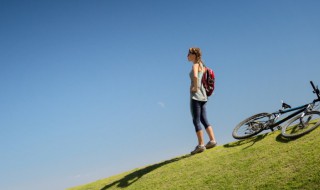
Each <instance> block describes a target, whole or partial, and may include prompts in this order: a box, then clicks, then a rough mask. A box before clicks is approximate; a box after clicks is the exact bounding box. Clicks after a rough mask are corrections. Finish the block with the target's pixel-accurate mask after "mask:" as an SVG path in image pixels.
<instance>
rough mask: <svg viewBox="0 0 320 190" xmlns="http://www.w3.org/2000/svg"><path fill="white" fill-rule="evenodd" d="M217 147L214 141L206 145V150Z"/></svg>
mask: <svg viewBox="0 0 320 190" xmlns="http://www.w3.org/2000/svg"><path fill="white" fill-rule="evenodd" d="M215 146H217V142H216V141H209V142H208V143H207V144H206V149H210V148H213V147H215Z"/></svg>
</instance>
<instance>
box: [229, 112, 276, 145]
mask: <svg viewBox="0 0 320 190" xmlns="http://www.w3.org/2000/svg"><path fill="white" fill-rule="evenodd" d="M269 120H270V114H269V113H259V114H256V115H253V116H251V117H249V118H247V119H245V120H243V121H242V122H240V123H239V124H238V125H237V126H236V127H235V128H234V129H233V132H232V136H233V138H235V139H245V138H248V137H252V136H254V135H256V134H258V133H260V132H261V131H262V130H263V129H264V126H265V125H266V123H267V122H268V121H269Z"/></svg>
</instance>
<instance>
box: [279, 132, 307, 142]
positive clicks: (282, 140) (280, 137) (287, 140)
mask: <svg viewBox="0 0 320 190" xmlns="http://www.w3.org/2000/svg"><path fill="white" fill-rule="evenodd" d="M300 137H301V136H300ZM300 137H292V138H286V137H284V136H282V134H281V133H280V134H279V135H278V136H277V137H276V141H277V142H281V143H288V142H290V141H295V140H297V139H299V138H300Z"/></svg>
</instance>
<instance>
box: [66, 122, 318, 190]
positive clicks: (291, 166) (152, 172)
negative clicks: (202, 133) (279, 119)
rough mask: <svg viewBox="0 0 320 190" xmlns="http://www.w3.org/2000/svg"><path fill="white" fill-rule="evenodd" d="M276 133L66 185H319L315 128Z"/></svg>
mask: <svg viewBox="0 0 320 190" xmlns="http://www.w3.org/2000/svg"><path fill="white" fill-rule="evenodd" d="M279 133H280V131H276V132H274V133H269V134H264V135H260V136H257V137H253V138H250V139H247V140H243V141H235V142H232V143H229V144H225V145H221V146H218V147H216V148H214V149H210V150H207V151H205V152H204V153H201V154H197V155H194V156H190V155H185V156H182V157H178V158H174V159H171V160H167V161H164V162H161V163H157V164H154V165H150V166H147V167H145V168H140V169H135V170H132V171H129V172H126V173H123V174H120V175H117V176H113V177H110V178H106V179H102V180H99V181H96V182H93V183H90V184H87V185H83V186H79V187H74V188H70V189H69V190H106V189H123V188H126V189H137V190H142V189H170V190H171V189H179V190H180V189H208V190H212V189H272V190H274V189H312V190H314V189H320V164H319V157H320V128H317V129H316V130H314V131H312V132H311V133H310V134H307V135H305V136H303V137H301V138H299V139H296V140H290V141H288V140H285V139H283V138H281V136H280V135H279Z"/></svg>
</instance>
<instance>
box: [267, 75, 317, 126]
mask: <svg viewBox="0 0 320 190" xmlns="http://www.w3.org/2000/svg"><path fill="white" fill-rule="evenodd" d="M310 84H311V86H312V88H313V90H314V91H313V93H315V94H316V95H317V99H315V100H313V102H311V103H309V104H305V105H303V106H299V107H295V108H290V109H287V110H284V109H283V110H279V111H277V112H274V113H272V114H271V115H274V117H275V118H274V120H273V123H271V124H269V125H267V126H265V129H270V130H272V131H273V128H274V127H277V126H279V125H280V124H282V123H284V122H286V121H288V120H289V119H291V118H293V117H294V116H296V115H298V114H300V113H302V112H304V111H306V110H307V109H308V108H310V107H311V108H313V106H314V104H315V103H316V102H319V101H320V91H319V88H318V87H316V86H315V85H314V84H313V82H312V81H310ZM296 110H298V111H296ZM292 111H296V112H294V113H292V114H290V115H289V116H287V117H285V118H283V119H281V120H279V121H277V122H275V121H276V120H277V119H278V118H279V117H280V116H281V115H282V114H286V113H289V112H292Z"/></svg>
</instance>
